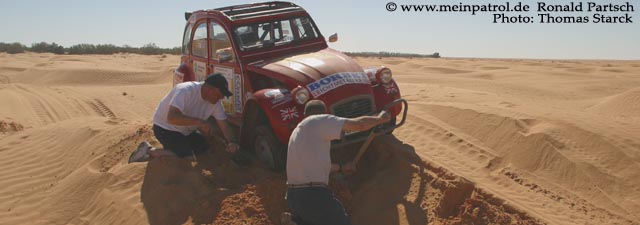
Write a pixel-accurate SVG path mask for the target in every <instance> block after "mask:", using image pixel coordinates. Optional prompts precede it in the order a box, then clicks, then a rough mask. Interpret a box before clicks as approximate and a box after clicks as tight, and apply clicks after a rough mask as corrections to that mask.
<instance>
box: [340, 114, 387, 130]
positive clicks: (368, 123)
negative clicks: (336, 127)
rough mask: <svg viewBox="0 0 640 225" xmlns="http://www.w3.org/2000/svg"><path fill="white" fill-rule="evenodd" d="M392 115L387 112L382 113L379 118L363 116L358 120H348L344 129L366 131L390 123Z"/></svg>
mask: <svg viewBox="0 0 640 225" xmlns="http://www.w3.org/2000/svg"><path fill="white" fill-rule="evenodd" d="M390 120H391V115H389V113H387V112H386V111H382V112H380V114H378V115H377V116H361V117H358V118H353V119H347V121H346V122H345V123H344V126H343V127H342V130H343V131H365V130H369V129H371V128H373V127H375V126H377V125H379V124H383V123H386V122H389V121H390Z"/></svg>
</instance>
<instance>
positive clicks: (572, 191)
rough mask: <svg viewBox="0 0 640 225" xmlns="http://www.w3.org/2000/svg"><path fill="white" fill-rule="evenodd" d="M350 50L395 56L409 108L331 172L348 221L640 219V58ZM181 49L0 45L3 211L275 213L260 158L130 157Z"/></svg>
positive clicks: (247, 216) (101, 218) (134, 217)
mask: <svg viewBox="0 0 640 225" xmlns="http://www.w3.org/2000/svg"><path fill="white" fill-rule="evenodd" d="M356 60H357V61H359V62H360V63H361V64H362V65H387V66H389V67H390V68H391V69H392V70H393V72H394V78H395V79H396V81H397V82H398V83H399V84H400V88H401V92H402V94H403V96H404V97H405V98H406V99H407V100H408V101H409V105H410V115H409V117H408V121H407V124H406V125H405V126H404V127H402V128H400V129H398V130H396V131H395V132H394V135H387V136H383V137H380V138H379V139H377V140H376V141H375V142H374V143H373V146H372V147H371V149H370V150H369V152H367V154H365V158H364V160H363V161H362V163H361V164H359V165H358V168H359V170H358V171H357V172H356V173H355V174H353V175H351V176H350V177H348V178H347V179H336V180H334V181H332V184H331V186H332V187H333V189H334V190H335V191H336V192H337V193H338V196H339V197H340V198H341V199H342V200H343V202H344V203H345V205H346V206H347V209H348V211H349V212H350V214H351V217H352V221H353V222H354V224H426V223H429V224H543V223H548V224H638V223H640V217H639V216H638V215H640V138H638V137H640V118H639V117H638V115H640V108H639V107H640V105H639V104H640V103H639V102H640V89H639V88H638V87H639V86H640V76H639V74H640V73H638V72H640V71H639V68H640V62H638V61H557V60H519V59H513V60H497V59H418V58H412V59H408V58H357V59H356ZM178 61H179V58H178V57H177V56H140V55H130V54H124V55H121V54H118V55H108V56H98V55H91V56H69V55H52V54H32V53H27V54H17V55H7V54H0V106H1V107H0V153H2V154H3V157H2V158H0V186H2V188H0V224H279V222H278V221H279V216H280V213H281V212H282V211H284V210H286V204H285V202H284V200H283V197H284V191H285V187H284V181H285V177H284V175H283V174H277V173H273V172H270V171H269V170H267V169H265V167H264V166H263V165H260V164H256V165H253V166H251V167H247V168H238V167H237V166H235V165H234V164H232V163H230V162H229V160H228V159H227V157H228V156H227V155H226V154H225V153H223V152H221V151H214V152H213V153H211V154H207V155H204V156H202V157H199V158H198V160H197V162H185V161H181V160H172V159H168V160H164V161H159V160H156V161H152V162H150V163H149V164H126V162H125V161H126V158H127V157H128V154H129V153H130V152H131V150H132V149H134V148H135V146H137V144H138V143H139V142H140V141H142V140H151V141H152V144H155V145H158V143H157V142H153V137H152V136H153V134H152V132H151V130H150V121H151V115H152V113H153V110H154V109H155V107H156V104H157V103H158V102H159V100H160V99H161V98H162V96H164V94H165V93H166V91H168V90H169V89H170V87H171V77H170V76H171V71H172V68H173V67H175V65H176V64H177V62H178ZM213 144H214V149H216V148H218V149H219V146H217V145H215V144H216V143H213ZM358 147H359V146H357V145H356V146H350V147H347V149H346V151H340V153H336V154H337V155H336V160H344V159H348V158H349V157H351V156H352V155H353V154H354V153H355V152H353V151H352V150H353V149H357V148H358Z"/></svg>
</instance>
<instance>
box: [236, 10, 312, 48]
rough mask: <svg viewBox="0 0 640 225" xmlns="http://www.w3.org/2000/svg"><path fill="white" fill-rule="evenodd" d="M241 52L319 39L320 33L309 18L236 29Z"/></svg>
mask: <svg viewBox="0 0 640 225" xmlns="http://www.w3.org/2000/svg"><path fill="white" fill-rule="evenodd" d="M234 34H235V37H236V40H238V43H239V46H240V50H241V51H246V50H254V49H259V48H267V47H271V46H280V45H286V44H290V43H293V42H296V41H300V40H308V39H314V38H317V37H318V36H319V35H318V31H317V29H316V26H315V25H314V23H313V21H312V20H311V19H310V18H309V17H295V18H291V19H285V20H275V21H269V22H260V23H255V24H250V25H243V26H239V27H236V28H235V30H234Z"/></svg>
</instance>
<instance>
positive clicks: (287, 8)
mask: <svg viewBox="0 0 640 225" xmlns="http://www.w3.org/2000/svg"><path fill="white" fill-rule="evenodd" d="M214 10H217V11H220V12H221V13H222V14H224V15H225V16H227V17H228V18H229V19H230V20H239V19H246V18H251V17H259V16H265V15H271V14H281V13H289V12H297V11H304V9H303V8H302V7H300V6H298V5H296V4H294V3H291V2H280V1H274V2H262V3H253V4H244V5H234V6H228V7H222V8H217V9H214Z"/></svg>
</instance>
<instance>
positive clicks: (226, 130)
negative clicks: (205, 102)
mask: <svg viewBox="0 0 640 225" xmlns="http://www.w3.org/2000/svg"><path fill="white" fill-rule="evenodd" d="M216 123H218V127H220V130H221V131H222V135H224V138H225V139H226V140H227V141H228V142H234V141H235V138H234V135H233V132H232V131H231V127H230V126H229V124H227V121H226V120H217V119H216Z"/></svg>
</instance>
